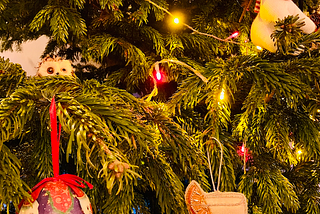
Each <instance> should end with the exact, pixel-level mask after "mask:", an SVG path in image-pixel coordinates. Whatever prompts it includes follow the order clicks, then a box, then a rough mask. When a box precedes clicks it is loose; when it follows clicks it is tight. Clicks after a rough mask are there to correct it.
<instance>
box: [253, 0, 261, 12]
mask: <svg viewBox="0 0 320 214" xmlns="http://www.w3.org/2000/svg"><path fill="white" fill-rule="evenodd" d="M259 11H260V0H256V5H255V6H254V12H255V13H259Z"/></svg>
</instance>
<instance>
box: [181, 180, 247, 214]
mask: <svg viewBox="0 0 320 214" xmlns="http://www.w3.org/2000/svg"><path fill="white" fill-rule="evenodd" d="M185 200H186V203H187V207H188V210H189V213H190V214H247V213H248V208H247V199H246V197H245V196H244V195H243V194H242V193H239V192H220V191H215V192H210V193H206V192H204V191H203V190H202V188H201V187H200V185H199V184H198V183H197V182H196V181H191V183H190V184H189V185H188V187H187V189H186V193H185Z"/></svg>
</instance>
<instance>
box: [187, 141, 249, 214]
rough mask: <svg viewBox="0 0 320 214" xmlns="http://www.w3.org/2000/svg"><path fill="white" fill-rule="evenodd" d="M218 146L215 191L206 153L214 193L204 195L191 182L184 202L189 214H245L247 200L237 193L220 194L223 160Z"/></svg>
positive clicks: (193, 182) (197, 186) (221, 150)
mask: <svg viewBox="0 0 320 214" xmlns="http://www.w3.org/2000/svg"><path fill="white" fill-rule="evenodd" d="M213 139H214V140H216V141H217V142H218V143H219V145H220V153H221V157H220V166H219V176H218V185H217V189H216V188H215V185H214V181H213V178H212V170H211V161H210V156H209V152H208V151H207V156H208V163H209V170H210V174H211V180H212V185H213V189H214V192H210V193H206V192H204V191H203V190H202V188H201V187H200V185H199V184H198V183H197V182H196V181H191V182H190V184H189V185H188V187H187V189H186V192H185V200H186V204H187V208H188V211H189V213H190V214H247V213H248V207H247V199H246V197H245V196H244V195H243V194H242V193H239V192H220V191H219V185H220V178H221V166H222V160H223V148H222V145H221V143H220V141H218V140H217V139H216V138H213Z"/></svg>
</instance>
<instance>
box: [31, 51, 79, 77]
mask: <svg viewBox="0 0 320 214" xmlns="http://www.w3.org/2000/svg"><path fill="white" fill-rule="evenodd" d="M73 73H74V71H73V67H72V65H71V62H70V61H69V60H63V59H61V58H60V57H54V58H51V57H49V56H47V57H46V58H44V59H43V60H42V62H41V63H40V65H39V69H38V71H37V74H36V76H40V77H43V76H54V75H68V76H73Z"/></svg>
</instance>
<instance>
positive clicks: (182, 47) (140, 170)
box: [0, 0, 320, 214]
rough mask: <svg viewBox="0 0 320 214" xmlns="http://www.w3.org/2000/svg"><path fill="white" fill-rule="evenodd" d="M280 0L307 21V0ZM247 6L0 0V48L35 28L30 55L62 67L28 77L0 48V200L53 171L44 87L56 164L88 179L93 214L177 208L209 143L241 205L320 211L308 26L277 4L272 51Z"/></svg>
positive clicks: (315, 89)
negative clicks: (53, 115)
mask: <svg viewBox="0 0 320 214" xmlns="http://www.w3.org/2000/svg"><path fill="white" fill-rule="evenodd" d="M268 1H269V2H272V1H271V0H265V2H268ZM279 2H280V1H279ZM285 2H287V3H289V4H291V5H290V7H291V6H292V4H293V3H295V4H296V5H298V6H299V8H300V10H301V11H303V12H305V14H307V15H308V16H309V17H310V18H311V19H312V20H313V22H314V23H315V25H316V24H318V16H319V15H318V13H317V8H318V7H319V5H320V2H319V1H317V0H305V1H303V0H299V1H294V2H292V1H285ZM255 3H256V4H255ZM258 3H259V2H258V1H257V2H253V1H252V0H250V1H243V2H240V1H238V0H235V1H231V0H214V1H209V0H99V1H96V0H88V1H85V0H68V1H60V0H56V1H53V0H49V1H40V0H33V1H30V0H20V1H17V0H0V38H1V50H8V49H12V48H14V47H16V46H19V45H20V44H21V43H23V42H25V41H28V40H33V39H37V38H39V37H40V36H42V35H46V36H48V37H49V38H50V41H49V43H48V45H47V47H46V50H45V52H44V54H43V57H45V56H47V55H50V56H56V55H58V56H60V57H63V58H65V59H68V60H71V61H72V62H73V64H74V66H75V69H76V70H75V76H71V77H70V76H61V75H59V76H53V77H29V76H27V75H26V73H25V72H24V70H23V69H22V67H21V66H20V65H19V64H14V63H12V62H10V60H9V59H3V58H0V96H1V97H0V148H1V150H0V160H1V161H0V186H1V187H2V188H0V200H1V205H2V207H3V208H7V211H8V212H9V211H12V210H14V209H15V210H18V204H19V202H20V201H21V200H22V199H25V200H28V199H30V195H29V193H28V191H29V190H30V188H32V187H33V186H34V185H36V184H37V183H38V182H39V181H40V180H42V179H44V178H48V177H52V175H53V171H52V158H51V144H50V131H51V129H52V127H51V126H50V119H49V117H50V116H49V106H50V104H51V100H52V98H53V97H55V100H56V104H57V106H56V109H57V118H58V122H59V124H60V125H61V137H60V157H59V159H60V169H61V170H60V174H64V173H70V174H75V175H77V176H79V177H81V178H83V179H85V180H86V181H88V182H89V183H91V184H93V186H94V188H93V189H91V190H89V189H85V192H86V194H87V195H88V197H89V198H90V201H91V204H92V207H93V210H94V213H133V212H135V213H144V214H147V213H188V210H187V205H186V203H185V200H184V192H185V189H186V186H187V185H188V184H189V183H190V182H191V180H196V181H197V182H199V184H200V185H201V187H202V188H203V189H204V190H205V191H207V192H210V191H212V186H213V185H212V184H211V180H210V177H211V175H212V177H213V180H214V183H217V182H218V180H219V178H218V177H219V176H218V174H219V165H220V163H221V162H220V152H221V150H220V147H219V144H218V141H219V142H221V144H222V146H223V159H222V160H223V161H222V167H221V178H220V179H221V184H220V191H230V192H231V191H233V192H241V193H243V194H244V195H245V196H246V198H247V202H248V210H249V213H256V214H258V213H264V214H267V213H268V214H275V213H308V214H311V213H320V204H319V203H320V201H319V196H320V189H319V179H320V162H319V156H320V134H319V133H320V132H319V131H320V126H319V125H320V124H319V123H318V121H319V117H320V110H319V107H318V105H319V104H320V101H319V97H318V96H319V94H320V87H319V77H320V62H319V61H320V60H319V58H320V52H319V39H320V35H319V34H318V33H317V32H305V30H303V27H305V26H307V19H299V16H298V15H297V14H290V13H288V14H285V15H286V16H285V17H280V16H279V17H276V18H278V19H276V20H274V21H271V25H268V26H271V27H270V29H272V32H271V33H270V35H267V36H268V38H269V39H270V38H271V40H270V41H271V42H272V45H271V47H275V51H274V50H273V49H272V50H270V49H268V48H267V47H265V48H267V49H263V50H259V49H257V47H256V44H254V43H253V39H252V40H251V39H250V35H251V34H252V35H253V30H252V29H251V26H252V23H253V22H254V19H255V18H256V17H257V13H255V12H254V10H257V9H259V4H258ZM273 6H274V8H273V9H274V10H275V11H276V10H277V9H279V8H277V4H274V5H273ZM264 7H266V6H264V0H262V2H261V5H260V10H261V11H262V10H264V9H265V8H264ZM282 9H283V8H281V10H282ZM282 11H283V10H282ZM256 12H258V11H256ZM300 16H301V14H300ZM270 17H271V15H270ZM261 18H263V16H262V14H261ZM259 26H260V25H258V29H259V30H258V31H257V30H256V31H254V32H255V33H256V35H257V36H258V37H259V36H265V34H266V28H265V27H261V28H259ZM260 30H261V33H260ZM313 31H314V30H313ZM261 40H263V39H261ZM92 62H93V63H92ZM208 161H209V162H210V166H211V167H209V164H208ZM210 169H212V172H211V170H210ZM10 207H12V210H11V209H9V208H10Z"/></svg>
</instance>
